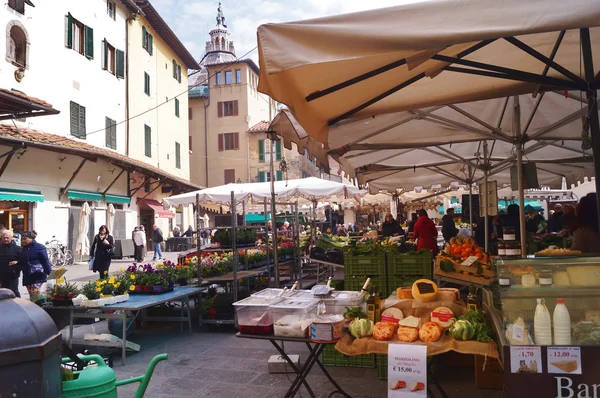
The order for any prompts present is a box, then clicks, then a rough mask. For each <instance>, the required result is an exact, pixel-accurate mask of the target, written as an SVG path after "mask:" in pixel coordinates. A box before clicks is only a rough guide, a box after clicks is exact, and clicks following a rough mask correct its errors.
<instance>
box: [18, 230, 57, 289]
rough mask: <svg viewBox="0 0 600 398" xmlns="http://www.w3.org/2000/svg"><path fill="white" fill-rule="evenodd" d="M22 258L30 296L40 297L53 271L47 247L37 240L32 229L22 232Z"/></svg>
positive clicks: (24, 276) (24, 281) (24, 280)
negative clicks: (43, 286)
mask: <svg viewBox="0 0 600 398" xmlns="http://www.w3.org/2000/svg"><path fill="white" fill-rule="evenodd" d="M21 245H22V246H23V249H22V250H21V260H20V263H21V264H22V265H23V286H25V287H26V288H27V292H29V297H30V298H31V297H39V296H40V295H41V291H40V289H41V288H42V285H43V284H44V283H46V281H47V280H48V275H50V272H52V266H51V265H50V260H49V259H48V252H47V251H46V247H45V246H44V245H42V244H41V243H38V242H36V241H35V235H34V234H33V232H31V231H25V232H23V233H22V234H21Z"/></svg>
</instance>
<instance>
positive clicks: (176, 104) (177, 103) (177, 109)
mask: <svg viewBox="0 0 600 398" xmlns="http://www.w3.org/2000/svg"><path fill="white" fill-rule="evenodd" d="M175 116H177V117H179V99H177V98H175Z"/></svg>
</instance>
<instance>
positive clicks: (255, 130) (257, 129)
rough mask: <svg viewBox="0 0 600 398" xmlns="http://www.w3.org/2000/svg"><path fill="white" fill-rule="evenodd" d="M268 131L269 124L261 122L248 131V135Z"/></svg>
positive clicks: (264, 121)
mask: <svg viewBox="0 0 600 398" xmlns="http://www.w3.org/2000/svg"><path fill="white" fill-rule="evenodd" d="M268 130H269V122H267V121H266V120H263V121H261V122H258V123H256V124H255V125H254V126H252V127H250V128H249V129H248V132H249V133H264V132H266V131H268Z"/></svg>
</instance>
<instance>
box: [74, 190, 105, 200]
mask: <svg viewBox="0 0 600 398" xmlns="http://www.w3.org/2000/svg"><path fill="white" fill-rule="evenodd" d="M67 197H68V198H69V199H77V200H90V201H91V200H96V201H102V194H100V193H98V192H88V191H76V190H74V189H69V190H68V191H67Z"/></svg>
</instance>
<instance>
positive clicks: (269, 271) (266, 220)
mask: <svg viewBox="0 0 600 398" xmlns="http://www.w3.org/2000/svg"><path fill="white" fill-rule="evenodd" d="M263 205H264V211H263V214H264V215H265V235H264V239H265V246H266V248H267V278H268V279H267V280H268V281H269V287H271V286H272V282H271V259H270V258H269V257H270V256H269V216H268V212H267V199H265V202H264V203H263Z"/></svg>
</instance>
